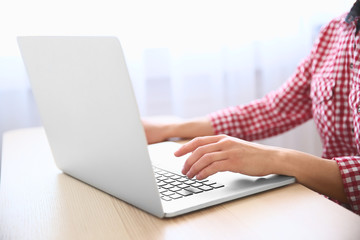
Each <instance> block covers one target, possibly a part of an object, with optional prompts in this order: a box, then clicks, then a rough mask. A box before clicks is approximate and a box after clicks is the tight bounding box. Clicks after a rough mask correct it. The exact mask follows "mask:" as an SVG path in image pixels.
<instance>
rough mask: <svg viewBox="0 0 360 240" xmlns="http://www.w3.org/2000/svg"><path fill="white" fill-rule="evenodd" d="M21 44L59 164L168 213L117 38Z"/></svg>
mask: <svg viewBox="0 0 360 240" xmlns="http://www.w3.org/2000/svg"><path fill="white" fill-rule="evenodd" d="M18 44H19V47H20V51H21V54H22V58H23V61H24V63H25V66H26V69H27V72H28V75H29V78H30V82H31V86H32V90H33V92H34V96H35V100H36V102H37V106H38V108H39V112H40V116H41V119H42V123H43V126H44V128H45V132H46V134H47V138H48V141H49V144H50V146H51V150H52V154H53V157H54V159H55V162H56V164H57V166H58V167H59V168H60V169H61V170H62V171H63V172H64V173H66V174H68V175H71V176H73V177H75V178H77V179H79V180H81V181H83V182H86V183H88V184H90V185H92V186H94V187H96V188H98V189H100V190H102V191H104V192H107V193H109V194H111V195H113V196H115V197H118V198H120V199H122V200H124V201H126V202H128V203H130V204H132V205H134V206H136V207H138V208H140V209H143V210H145V211H147V212H149V213H151V214H153V215H156V216H158V217H163V215H164V213H163V210H162V206H161V202H160V198H159V194H158V190H157V185H156V182H155V179H154V175H153V170H152V165H151V161H150V159H149V154H148V151H147V142H146V138H145V134H144V131H143V127H142V124H141V121H140V116H139V112H138V109H137V104H136V100H135V96H134V93H133V91H132V86H131V81H130V78H129V74H128V70H127V67H126V64H125V60H124V54H123V51H122V48H121V46H120V43H119V41H118V40H117V38H115V37H18ZM137 176H141V177H137ZM130 180H131V184H130Z"/></svg>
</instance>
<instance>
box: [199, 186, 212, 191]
mask: <svg viewBox="0 0 360 240" xmlns="http://www.w3.org/2000/svg"><path fill="white" fill-rule="evenodd" d="M199 188H200V189H201V190H204V191H209V190H211V189H213V188H212V187H210V186H207V185H203V186H200V187H199Z"/></svg>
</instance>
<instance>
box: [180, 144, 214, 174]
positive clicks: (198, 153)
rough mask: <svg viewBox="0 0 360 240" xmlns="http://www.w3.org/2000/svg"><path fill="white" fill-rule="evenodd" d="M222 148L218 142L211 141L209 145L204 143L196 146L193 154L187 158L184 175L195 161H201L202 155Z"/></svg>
mask: <svg viewBox="0 0 360 240" xmlns="http://www.w3.org/2000/svg"><path fill="white" fill-rule="evenodd" d="M220 150H221V149H220V148H219V146H217V144H216V143H209V144H207V145H203V146H200V147H198V148H196V149H195V150H194V151H193V152H192V154H191V155H190V156H189V157H188V159H186V161H185V163H184V167H183V170H182V173H183V174H184V175H186V174H187V173H188V171H189V170H190V168H191V167H192V166H193V164H194V163H195V162H197V161H199V160H200V159H201V157H203V156H204V155H205V154H209V153H213V152H218V151H220Z"/></svg>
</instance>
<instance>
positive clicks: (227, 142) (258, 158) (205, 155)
mask: <svg viewBox="0 0 360 240" xmlns="http://www.w3.org/2000/svg"><path fill="white" fill-rule="evenodd" d="M276 149H277V148H272V147H268V146H264V145H260V144H256V143H251V142H247V141H244V140H241V139H238V138H234V137H229V136H226V135H217V136H208V137H198V138H195V139H193V140H192V141H190V142H188V143H186V144H184V145H183V146H182V147H181V148H180V149H179V150H178V151H176V152H175V156H178V157H179V156H182V155H185V154H187V153H190V152H191V155H190V156H189V158H188V159H187V160H186V162H185V165H184V168H183V170H182V173H183V174H184V175H186V176H187V177H189V178H193V177H195V176H196V178H197V179H199V180H201V179H204V178H207V177H208V176H210V175H213V174H215V173H217V172H222V171H231V172H238V173H243V174H246V175H252V176H264V175H267V174H270V173H273V172H272V171H273V169H272V161H273V159H274V157H273V156H274V154H276V152H277V151H276Z"/></svg>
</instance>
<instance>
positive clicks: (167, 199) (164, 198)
mask: <svg viewBox="0 0 360 240" xmlns="http://www.w3.org/2000/svg"><path fill="white" fill-rule="evenodd" d="M161 199H163V200H165V201H171V200H172V198H171V197H168V196H162V197H161Z"/></svg>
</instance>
